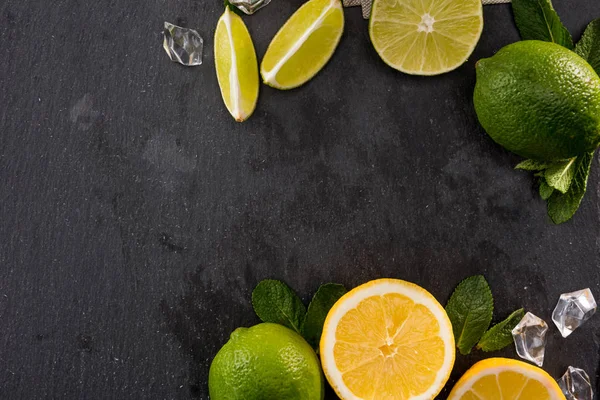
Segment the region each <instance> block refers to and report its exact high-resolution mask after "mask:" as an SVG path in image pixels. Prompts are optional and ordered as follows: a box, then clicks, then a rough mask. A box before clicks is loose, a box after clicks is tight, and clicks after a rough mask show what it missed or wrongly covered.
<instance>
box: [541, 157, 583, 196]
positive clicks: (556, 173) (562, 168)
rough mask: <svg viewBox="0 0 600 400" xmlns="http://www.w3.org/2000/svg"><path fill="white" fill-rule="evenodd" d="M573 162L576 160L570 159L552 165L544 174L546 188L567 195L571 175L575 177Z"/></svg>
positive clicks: (571, 179) (571, 178)
mask: <svg viewBox="0 0 600 400" xmlns="http://www.w3.org/2000/svg"><path fill="white" fill-rule="evenodd" d="M575 160H576V158H571V159H570V160H565V161H560V162H557V163H554V164H552V165H551V166H550V167H549V168H548V169H547V170H546V172H544V178H545V179H546V183H547V184H548V186H550V187H552V188H554V189H556V190H558V191H559V192H561V193H567V190H569V187H570V186H571V182H572V181H573V175H575Z"/></svg>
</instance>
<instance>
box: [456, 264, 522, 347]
mask: <svg viewBox="0 0 600 400" xmlns="http://www.w3.org/2000/svg"><path fill="white" fill-rule="evenodd" d="M446 313H447V314H448V318H450V322H451V323H452V330H453V332H454V340H455V342H456V347H458V351H460V353H461V354H463V355H466V354H469V353H471V350H472V349H473V347H474V346H475V345H477V349H480V350H483V351H496V350H500V349H503V348H504V347H506V346H508V345H510V344H511V343H512V333H511V330H512V329H513V328H514V327H515V326H516V325H517V324H518V323H519V321H520V320H521V318H523V315H524V311H523V309H519V310H517V311H515V312H513V313H512V314H511V315H510V316H509V317H508V318H506V319H505V320H504V321H502V322H500V323H498V324H496V325H494V326H493V327H492V328H490V329H489V330H488V327H489V326H490V322H491V321H492V316H493V313H494V299H493V297H492V291H491V290H490V286H489V285H488V283H487V281H486V280H485V278H484V277H483V276H481V275H475V276H471V277H469V278H467V279H465V280H463V281H462V282H461V283H459V284H458V286H457V287H456V289H454V293H452V296H451V297H450V300H448V304H446Z"/></svg>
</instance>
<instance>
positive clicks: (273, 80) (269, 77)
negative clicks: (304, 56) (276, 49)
mask: <svg viewBox="0 0 600 400" xmlns="http://www.w3.org/2000/svg"><path fill="white" fill-rule="evenodd" d="M339 4H340V2H339V0H331V1H330V2H329V4H328V5H327V7H325V8H324V9H323V11H321V14H320V15H319V18H317V19H316V20H315V21H314V22H313V23H312V24H311V25H310V26H309V27H308V29H307V30H306V31H304V32H303V33H302V35H301V36H300V37H299V38H298V40H297V41H296V42H295V43H294V45H293V46H292V47H290V49H289V50H288V51H287V53H286V54H285V55H284V56H283V57H282V58H281V59H280V60H279V61H278V62H277V64H275V66H273V68H272V69H271V70H270V71H262V76H263V80H264V82H265V83H268V84H271V85H273V86H280V84H279V82H277V74H278V73H279V71H280V70H281V68H282V67H283V66H284V65H285V63H287V62H288V61H289V59H290V58H292V56H293V55H294V54H296V52H297V51H298V50H300V48H301V47H302V45H303V44H304V43H305V42H306V41H307V40H308V38H309V37H310V35H312V34H313V32H315V31H316V30H317V29H318V28H320V27H321V25H322V24H323V21H324V20H325V18H326V17H327V15H328V14H329V11H330V10H331V9H332V8H339Z"/></svg>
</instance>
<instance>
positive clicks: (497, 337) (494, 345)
mask: <svg viewBox="0 0 600 400" xmlns="http://www.w3.org/2000/svg"><path fill="white" fill-rule="evenodd" d="M524 316H525V311H524V310H523V309H522V308H520V309H518V310H517V311H515V312H513V313H512V314H510V315H509V316H508V318H506V319H505V320H504V321H502V322H499V323H497V324H496V325H494V326H492V327H491V328H490V329H489V330H488V331H487V332H486V333H484V334H483V337H482V338H481V340H480V341H479V343H477V348H478V349H481V350H483V351H496V350H501V349H503V348H505V347H506V346H508V345H510V344H512V343H513V337H512V330H513V328H514V327H515V326H517V324H518V323H519V322H520V321H521V319H523V317H524Z"/></svg>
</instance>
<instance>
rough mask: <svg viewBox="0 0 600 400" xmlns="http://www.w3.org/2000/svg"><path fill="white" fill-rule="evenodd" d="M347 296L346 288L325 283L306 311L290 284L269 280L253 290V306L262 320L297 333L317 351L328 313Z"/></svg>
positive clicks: (260, 283)
mask: <svg viewBox="0 0 600 400" xmlns="http://www.w3.org/2000/svg"><path fill="white" fill-rule="evenodd" d="M344 294H346V288H345V287H344V286H342V285H339V284H335V283H326V284H324V285H322V286H321V287H320V288H319V290H317V293H315V295H314V297H313V299H312V301H311V302H310V304H309V306H308V311H307V309H306V307H305V306H304V304H303V303H302V300H301V299H300V297H298V295H297V294H296V293H295V292H294V291H293V290H292V289H291V288H290V287H289V286H288V285H286V284H285V283H283V282H281V281H278V280H275V279H266V280H263V281H261V282H259V284H258V285H256V287H255V288H254V290H253V291H252V306H253V307H254V312H256V315H258V317H259V318H260V319H261V321H263V322H272V323H275V324H280V325H283V326H285V327H288V328H290V329H292V330H294V331H296V332H297V333H299V334H300V335H302V337H303V338H304V339H305V340H306V341H307V342H308V343H309V344H310V345H311V346H313V348H315V349H316V350H317V351H318V348H319V341H320V340H321V334H322V332H323V325H324V324H325V318H326V317H327V313H329V310H330V309H331V307H333V305H334V304H335V303H336V301H338V300H339V298H340V297H342V296H343V295H344Z"/></svg>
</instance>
